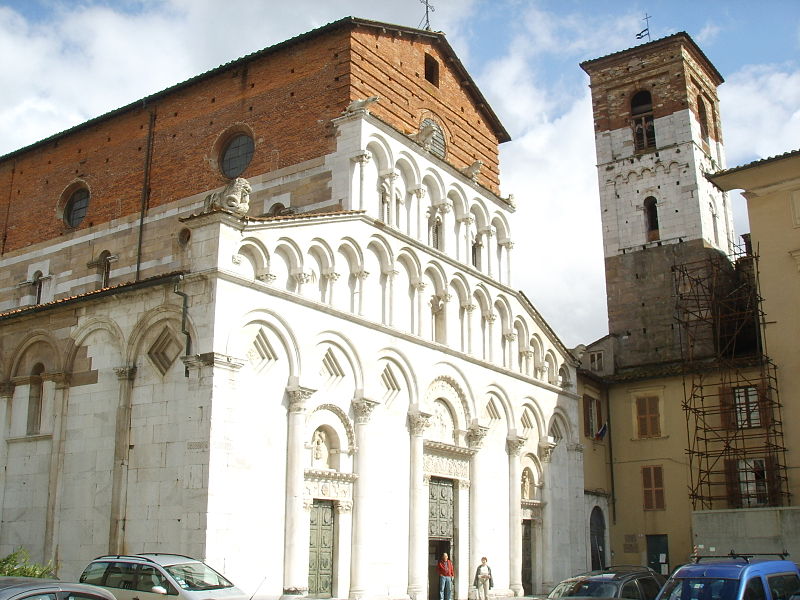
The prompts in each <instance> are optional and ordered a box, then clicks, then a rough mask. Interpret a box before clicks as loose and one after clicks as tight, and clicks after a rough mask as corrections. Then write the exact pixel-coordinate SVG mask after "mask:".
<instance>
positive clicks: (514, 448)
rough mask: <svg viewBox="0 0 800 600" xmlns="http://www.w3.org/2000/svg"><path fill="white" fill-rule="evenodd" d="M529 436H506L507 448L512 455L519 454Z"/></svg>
mask: <svg viewBox="0 0 800 600" xmlns="http://www.w3.org/2000/svg"><path fill="white" fill-rule="evenodd" d="M527 441H528V438H526V437H522V436H520V435H517V436H514V437H509V438H506V450H507V451H508V454H509V455H510V456H519V455H520V452H522V448H523V447H524V446H525V442H527Z"/></svg>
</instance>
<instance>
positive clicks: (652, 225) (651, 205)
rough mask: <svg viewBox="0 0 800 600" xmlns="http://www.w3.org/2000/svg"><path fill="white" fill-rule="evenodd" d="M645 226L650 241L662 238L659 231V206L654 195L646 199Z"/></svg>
mask: <svg viewBox="0 0 800 600" xmlns="http://www.w3.org/2000/svg"><path fill="white" fill-rule="evenodd" d="M644 227H645V233H646V235H647V241H648V242H654V241H656V240H658V239H660V238H659V233H658V208H657V206H656V199H655V198H653V197H652V196H648V197H647V198H645V199H644Z"/></svg>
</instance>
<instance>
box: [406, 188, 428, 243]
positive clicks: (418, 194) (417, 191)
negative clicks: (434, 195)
mask: <svg viewBox="0 0 800 600" xmlns="http://www.w3.org/2000/svg"><path fill="white" fill-rule="evenodd" d="M408 191H409V192H411V193H412V194H414V197H415V198H416V199H417V214H416V215H412V216H413V217H414V221H415V228H416V231H410V230H411V227H410V226H409V234H410V235H411V237H415V238H417V239H419V238H420V232H421V231H422V223H420V219H421V218H422V214H423V212H422V200H423V199H424V198H425V188H424V187H423V186H421V185H418V186H416V187H413V188H410V189H409V190H408ZM426 228H427V226H426Z"/></svg>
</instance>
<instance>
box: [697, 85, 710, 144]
mask: <svg viewBox="0 0 800 600" xmlns="http://www.w3.org/2000/svg"><path fill="white" fill-rule="evenodd" d="M697 120H698V121H700V137H701V138H702V139H703V144H704V149H705V150H708V144H709V142H708V111H706V103H705V102H703V98H701V97H700V96H699V95H698V96H697Z"/></svg>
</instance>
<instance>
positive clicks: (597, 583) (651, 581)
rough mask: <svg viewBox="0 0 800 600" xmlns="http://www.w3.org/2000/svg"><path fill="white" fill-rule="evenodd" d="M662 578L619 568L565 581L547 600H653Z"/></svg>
mask: <svg viewBox="0 0 800 600" xmlns="http://www.w3.org/2000/svg"><path fill="white" fill-rule="evenodd" d="M664 579H665V578H664V576H663V575H661V574H659V573H656V572H655V571H653V570H652V569H649V568H647V567H640V566H632V565H619V566H612V567H608V568H606V569H602V570H599V571H589V572H588V573H581V574H580V575H575V576H574V577H570V578H569V579H565V580H564V581H562V582H561V583H559V584H558V585H556V586H555V587H554V588H553V589H552V590H551V592H550V593H549V594H548V595H547V597H548V598H550V599H553V598H565V597H567V596H580V597H588V598H630V599H631V600H655V598H656V596H658V592H659V591H660V590H661V586H662V585H664Z"/></svg>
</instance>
